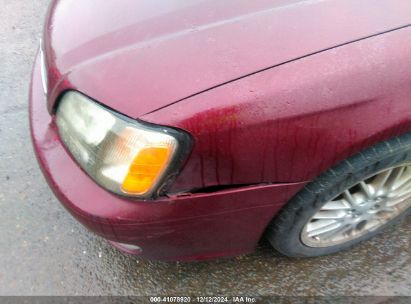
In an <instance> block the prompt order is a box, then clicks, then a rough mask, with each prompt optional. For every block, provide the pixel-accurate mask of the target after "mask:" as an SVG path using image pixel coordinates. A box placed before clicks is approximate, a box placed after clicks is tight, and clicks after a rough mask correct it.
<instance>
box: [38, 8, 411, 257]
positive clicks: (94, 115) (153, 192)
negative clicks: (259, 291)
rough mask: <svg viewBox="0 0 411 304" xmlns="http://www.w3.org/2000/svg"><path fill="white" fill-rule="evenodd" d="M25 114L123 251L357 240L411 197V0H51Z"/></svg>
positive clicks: (83, 210) (206, 251)
mask: <svg viewBox="0 0 411 304" xmlns="http://www.w3.org/2000/svg"><path fill="white" fill-rule="evenodd" d="M30 122H31V133H32V139H33V144H34V148H35V152H36V154H37V157H38V160H39V163H40V166H41V168H42V170H43V172H44V174H45V176H46V178H47V181H48V183H49V185H50V187H51V188H52V189H53V191H54V192H55V194H56V196H57V197H58V198H59V199H60V201H61V202H62V204H63V205H64V206H65V207H66V208H67V210H68V211H69V212H70V213H71V214H72V215H73V216H74V217H75V218H77V219H78V220H79V221H80V222H81V223H82V224H84V225H85V226H86V227H87V228H89V229H90V230H92V231H94V232H95V233H97V234H99V235H101V236H102V237H104V238H106V239H108V240H109V241H110V242H111V243H112V244H113V245H114V246H116V247H118V248H119V249H121V250H123V251H125V252H128V253H132V254H138V255H141V256H144V257H148V258H153V259H163V260H197V259H206V258H215V257H221V256H232V255H238V254H244V253H248V252H251V251H253V250H254V249H255V247H256V245H257V243H258V242H259V240H260V239H261V238H262V237H263V236H264V237H266V238H267V239H268V240H269V242H270V243H271V244H272V245H273V247H274V248H276V249H277V250H278V251H280V252H282V253H283V254H285V255H288V256H295V257H310V256H318V255H324V254H329V253H334V252H337V251H340V250H343V249H347V248H350V247H351V246H353V245H355V244H357V243H359V242H361V241H363V240H366V239H369V238H370V237H372V236H374V235H375V234H377V233H379V232H380V231H382V230H383V229H384V228H386V227H387V226H390V225H392V224H395V223H398V222H399V221H401V220H402V219H404V218H405V217H406V216H407V214H409V213H410V210H411V203H410V202H411V200H410V197H411V1H409V0H379V1H375V0H323V1H320V0H307V1H302V0H253V1H248V0H224V1H220V0H208V1H204V0H180V1H160V0H142V1H135V0H122V1H121V2H119V1H115V0H104V1H100V0H84V1H74V0H71V1H70V0H60V1H58V0H54V1H52V3H51V6H50V10H49V13H48V16H47V20H46V24H45V29H44V37H43V39H42V43H41V48H40V51H39V53H38V55H37V59H36V61H35V65H34V71H33V76H32V83H31V91H30Z"/></svg>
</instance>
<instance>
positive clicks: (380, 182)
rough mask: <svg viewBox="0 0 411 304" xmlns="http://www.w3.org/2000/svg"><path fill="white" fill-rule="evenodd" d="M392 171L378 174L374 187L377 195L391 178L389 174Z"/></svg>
mask: <svg viewBox="0 0 411 304" xmlns="http://www.w3.org/2000/svg"><path fill="white" fill-rule="evenodd" d="M393 170H394V169H389V170H387V171H385V172H383V173H381V174H379V175H378V176H377V178H376V181H375V182H376V186H375V192H376V193H378V191H380V190H382V189H383V188H384V186H385V184H386V183H387V181H388V179H389V178H390V176H391V173H392V172H393Z"/></svg>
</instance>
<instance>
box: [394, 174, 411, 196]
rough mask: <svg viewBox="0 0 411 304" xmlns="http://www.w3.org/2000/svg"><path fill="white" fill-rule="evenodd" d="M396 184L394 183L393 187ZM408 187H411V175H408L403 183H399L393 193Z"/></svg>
mask: <svg viewBox="0 0 411 304" xmlns="http://www.w3.org/2000/svg"><path fill="white" fill-rule="evenodd" d="M394 186H395V184H393V187H394ZM408 187H411V177H408V178H407V179H406V180H405V181H403V182H402V183H400V184H399V185H397V187H395V188H393V189H392V191H391V192H392V193H398V192H399V191H402V190H404V189H406V188H408Z"/></svg>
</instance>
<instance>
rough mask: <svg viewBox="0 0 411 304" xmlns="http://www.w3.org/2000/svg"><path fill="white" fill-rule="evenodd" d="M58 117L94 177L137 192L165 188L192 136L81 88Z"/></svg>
mask: <svg viewBox="0 0 411 304" xmlns="http://www.w3.org/2000/svg"><path fill="white" fill-rule="evenodd" d="M56 123H57V127H58V130H59V134H60V137H61V139H62V141H63V142H64V144H65V146H66V148H67V149H68V150H69V151H70V153H71V154H72V156H73V157H74V159H75V160H76V161H77V162H78V163H79V165H80V167H81V168H83V170H85V171H86V172H87V173H88V175H89V176H90V177H92V178H93V179H94V180H95V181H96V182H97V183H98V184H100V185H101V186H102V187H103V188H105V189H107V190H110V191H112V192H114V193H116V194H120V195H124V196H131V197H142V198H151V197H153V196H155V195H157V194H159V191H160V190H161V188H162V187H163V186H164V185H165V184H167V182H169V179H170V178H172V177H173V176H175V175H176V172H175V171H176V170H178V169H177V167H178V164H179V163H181V160H182V156H183V154H186V153H185V151H184V150H187V148H188V146H187V143H188V142H189V141H190V138H189V136H188V135H187V134H185V133H183V132H182V131H181V132H180V131H177V130H174V129H171V128H166V127H160V126H152V125H148V124H145V123H144V124H143V123H140V122H138V121H136V120H132V119H130V118H128V117H125V116H123V115H120V114H118V113H115V112H113V111H111V110H109V109H107V108H105V107H103V106H101V105H100V104H98V103H96V102H94V101H93V100H91V99H90V98H88V97H86V96H84V95H83V94H80V93H78V92H75V91H70V92H67V93H65V94H64V96H63V97H62V99H61V101H60V103H59V105H58V107H57V113H56ZM73 178H74V177H73Z"/></svg>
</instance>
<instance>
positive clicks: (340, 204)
mask: <svg viewBox="0 0 411 304" xmlns="http://www.w3.org/2000/svg"><path fill="white" fill-rule="evenodd" d="M348 209H351V205H350V203H349V202H347V201H346V200H345V199H341V200H335V201H330V202H328V203H326V204H325V205H324V206H322V208H321V210H348Z"/></svg>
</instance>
